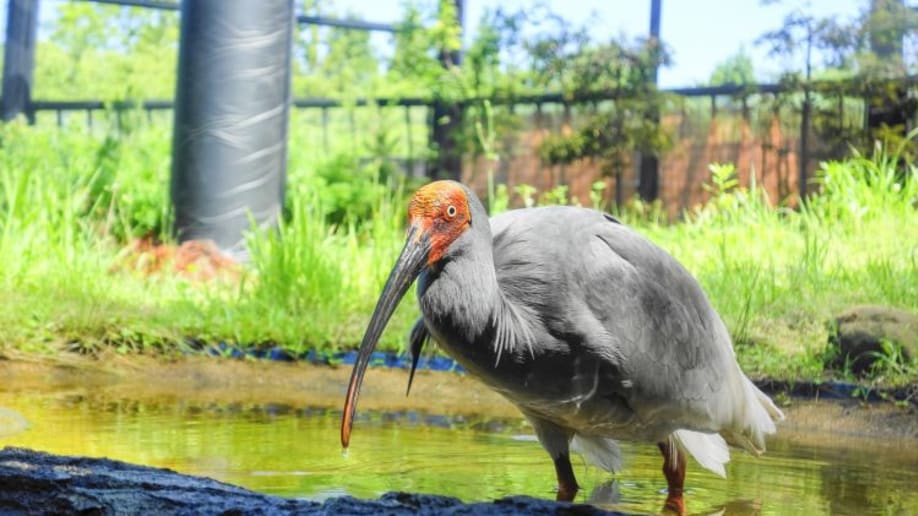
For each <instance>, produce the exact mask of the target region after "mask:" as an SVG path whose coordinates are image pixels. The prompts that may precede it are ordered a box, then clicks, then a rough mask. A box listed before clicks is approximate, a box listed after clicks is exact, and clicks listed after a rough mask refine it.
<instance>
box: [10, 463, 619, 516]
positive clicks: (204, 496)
mask: <svg viewBox="0 0 918 516" xmlns="http://www.w3.org/2000/svg"><path fill="white" fill-rule="evenodd" d="M0 514H3V515H19V514H23V515H25V514H29V515H40V514H98V515H108V514H119V515H130V514H137V515H140V514H186V515H196V514H276V515H285V514H290V515H292V514H298V515H299V514H302V515H311V514H315V515H324V514H387V515H393V516H397V515H403V514H404V515H407V514H412V515H414V514H476V515H477V514H483V515H498V514H500V515H504V514H583V515H591V514H597V515H599V514H608V515H615V514H622V513H613V512H608V511H604V510H601V509H598V508H595V507H592V506H589V505H577V504H567V503H557V502H552V501H546V500H539V499H536V498H530V497H525V496H514V497H507V498H502V499H499V500H495V501H493V502H490V503H471V504H466V503H463V502H462V501H460V500H459V499H457V498H452V497H447V496H436V495H423V494H412V493H386V494H384V495H383V496H381V497H380V498H379V499H377V500H359V499H356V498H352V497H350V496H341V497H336V498H331V499H328V500H325V501H324V502H321V503H319V502H314V501H310V500H298V499H287V498H281V497H277V496H268V495H264V494H260V493H255V492H253V491H249V490H247V489H243V488H241V487H237V486H233V485H230V484H225V483H223V482H218V481H216V480H212V479H209V478H205V477H196V476H190V475H182V474H179V473H176V472H174V471H170V470H168V469H160V468H149V467H146V466H137V465H133V464H128V463H125V462H119V461H113V460H108V459H92V458H86V457H64V456H60V455H52V454H47V453H41V452H36V451H32V450H27V449H23V448H4V449H2V450H0Z"/></svg>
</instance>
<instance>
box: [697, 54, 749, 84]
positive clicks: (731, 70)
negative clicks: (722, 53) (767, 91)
mask: <svg viewBox="0 0 918 516" xmlns="http://www.w3.org/2000/svg"><path fill="white" fill-rule="evenodd" d="M755 82H756V81H755V66H754V65H753V63H752V58H751V57H750V56H749V54H748V53H747V52H746V49H745V48H742V47H740V49H739V51H738V52H737V53H736V54H733V55H732V56H730V57H728V58H727V59H726V60H724V61H723V62H722V63H720V64H718V65H717V66H716V67H715V68H714V71H713V72H711V79H710V80H709V81H708V84H709V85H711V86H722V85H724V84H737V85H752V84H755Z"/></svg>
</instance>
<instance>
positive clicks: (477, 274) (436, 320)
mask: <svg viewBox="0 0 918 516" xmlns="http://www.w3.org/2000/svg"><path fill="white" fill-rule="evenodd" d="M476 229H479V230H480V228H470V229H469V230H468V231H467V232H466V234H464V235H462V236H461V237H459V238H460V239H463V240H464V241H462V242H457V243H458V244H460V245H459V248H460V249H461V251H460V252H456V253H452V254H450V255H448V256H446V257H445V258H444V259H443V260H441V261H440V262H439V263H436V264H434V265H432V266H431V267H429V268H428V269H427V270H425V271H424V272H423V273H422V274H421V277H420V278H419V281H418V300H419V302H420V305H421V310H422V311H423V312H424V317H425V319H426V320H427V321H428V323H432V324H433V326H434V327H435V329H437V330H438V331H442V332H443V333H444V334H445V335H443V337H444V338H447V340H456V339H457V338H459V339H462V340H468V341H477V340H478V339H479V338H480V334H481V333H482V332H484V331H485V330H486V329H487V326H488V325H489V323H490V322H491V321H492V319H493V316H494V313H495V310H496V309H497V308H498V304H499V303H500V300H501V297H502V296H501V293H500V287H499V285H498V283H497V273H496V271H495V269H494V259H493V254H492V249H491V236H490V232H489V231H488V232H482V233H483V234H475V233H474V232H475V231H476Z"/></svg>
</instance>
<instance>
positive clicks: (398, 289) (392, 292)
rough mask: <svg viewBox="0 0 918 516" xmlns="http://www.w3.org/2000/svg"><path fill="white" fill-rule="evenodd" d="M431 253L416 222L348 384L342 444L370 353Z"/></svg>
mask: <svg viewBox="0 0 918 516" xmlns="http://www.w3.org/2000/svg"><path fill="white" fill-rule="evenodd" d="M429 254H430V238H429V237H428V236H427V235H426V234H425V232H424V231H423V230H422V229H421V228H419V227H418V225H417V224H413V225H412V226H411V229H409V231H408V241H407V242H405V247H404V248H403V249H402V253H401V254H400V255H399V257H398V260H397V261H396V262H395V266H394V267H393V268H392V272H390V273H389V279H387V280H386V286H385V287H383V291H382V294H380V296H379V301H377V302H376V309H375V310H374V311H373V317H371V318H370V324H369V325H367V331H366V333H364V335H363V341H362V342H361V343H360V349H359V350H358V351H357V361H356V362H355V363H354V370H353V371H352V372H351V381H350V383H349V384H348V386H347V397H346V398H345V400H344V414H343V415H342V417H341V446H343V447H345V448H347V446H348V444H349V443H350V440H351V428H352V427H353V426H354V414H355V413H356V412H357V396H358V395H359V394H360V384H362V383H363V375H364V373H365V372H366V370H367V364H369V362H370V355H371V354H372V353H373V350H374V349H376V343H377V342H378V341H379V337H380V335H382V332H383V329H385V327H386V323H388V322H389V318H390V317H392V312H394V311H395V307H397V306H398V303H399V301H401V299H402V297H404V295H405V293H406V292H408V288H409V287H411V284H412V283H414V280H415V279H416V278H417V277H418V275H419V274H420V273H421V270H422V269H423V268H424V265H425V264H426V263H427V258H428V255H429Z"/></svg>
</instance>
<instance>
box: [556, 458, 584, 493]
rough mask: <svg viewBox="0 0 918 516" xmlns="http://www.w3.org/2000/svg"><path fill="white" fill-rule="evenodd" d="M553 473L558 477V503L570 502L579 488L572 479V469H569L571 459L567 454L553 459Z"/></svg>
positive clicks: (574, 479) (575, 480)
mask: <svg viewBox="0 0 918 516" xmlns="http://www.w3.org/2000/svg"><path fill="white" fill-rule="evenodd" d="M554 461H555V473H556V474H557V475H558V496H557V500H558V501H559V502H572V501H574V496H576V495H577V491H578V490H579V489H580V486H578V485H577V479H576V478H574V468H572V467H571V458H570V456H569V455H568V454H566V453H565V454H562V455H559V456H557V457H555V459H554Z"/></svg>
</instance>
